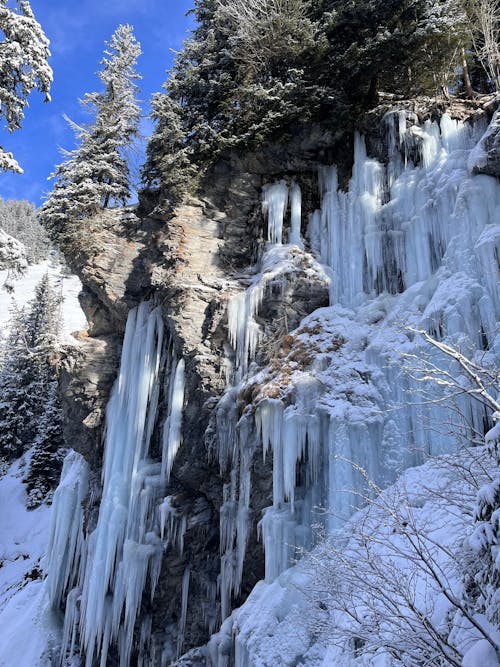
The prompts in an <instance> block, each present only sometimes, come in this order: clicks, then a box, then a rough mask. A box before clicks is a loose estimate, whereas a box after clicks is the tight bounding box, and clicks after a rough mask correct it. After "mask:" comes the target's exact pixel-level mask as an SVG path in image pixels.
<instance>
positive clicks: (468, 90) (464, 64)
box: [462, 49, 475, 99]
mask: <svg viewBox="0 0 500 667" xmlns="http://www.w3.org/2000/svg"><path fill="white" fill-rule="evenodd" d="M462 67H463V71H464V86H465V92H466V94H467V97H468V98H469V99H472V98H473V97H475V95H474V91H473V90H472V84H471V82H470V76H469V66H468V65H467V58H466V57H465V49H462Z"/></svg>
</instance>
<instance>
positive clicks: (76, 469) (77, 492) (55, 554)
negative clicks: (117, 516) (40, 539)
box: [46, 451, 89, 608]
mask: <svg viewBox="0 0 500 667" xmlns="http://www.w3.org/2000/svg"><path fill="white" fill-rule="evenodd" d="M88 477H89V471H88V465H87V462H86V461H85V459H84V458H83V456H81V454H77V453H76V452H73V451H71V452H70V453H69V454H68V455H67V456H66V458H65V459H64V465H63V469H62V473H61V481H60V483H59V486H58V487H57V489H56V492H55V493H54V499H53V505H52V516H51V523H50V535H49V545H48V547H47V553H48V558H47V572H48V574H47V582H46V586H47V590H48V593H49V599H50V603H51V605H52V606H53V607H54V608H58V607H59V605H60V603H61V600H62V597H63V595H64V594H65V593H66V591H67V590H68V589H69V588H71V587H72V585H74V584H75V583H76V582H75V581H74V579H75V574H76V573H77V572H78V568H79V565H80V561H81V559H82V557H83V546H84V539H83V507H82V503H83V500H84V499H85V496H86V495H87V491H88Z"/></svg>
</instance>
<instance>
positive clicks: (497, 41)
mask: <svg viewBox="0 0 500 667" xmlns="http://www.w3.org/2000/svg"><path fill="white" fill-rule="evenodd" d="M465 6H466V9H467V13H468V16H469V20H470V28H471V33H472V43H473V50H474V53H475V55H476V57H477V58H478V60H479V62H480V63H481V65H482V66H483V68H484V70H485V71H486V75H487V77H488V80H489V84H490V86H491V87H492V88H493V89H494V90H496V91H499V90H500V0H465Z"/></svg>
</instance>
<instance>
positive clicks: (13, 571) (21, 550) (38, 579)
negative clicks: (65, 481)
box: [0, 453, 57, 667]
mask: <svg viewBox="0 0 500 667" xmlns="http://www.w3.org/2000/svg"><path fill="white" fill-rule="evenodd" d="M28 460H29V453H27V454H26V455H25V456H24V457H23V458H21V459H19V460H18V461H16V462H15V463H14V464H13V465H11V466H10V468H9V469H8V470H7V471H6V473H5V475H3V476H2V477H0V507H1V508H2V511H1V512H0V628H1V629H2V630H1V633H0V665H1V667H11V665H14V664H15V665H18V666H19V667H34V666H35V665H36V666H37V667H45V666H47V667H48V665H49V664H50V661H49V660H48V654H47V651H48V645H49V644H50V640H51V636H52V635H53V634H55V632H56V629H57V625H56V623H55V619H54V617H53V615H52V614H51V612H50V610H49V605H48V597H47V594H46V591H45V587H44V584H43V582H42V577H43V558H44V556H45V554H46V550H47V540H48V534H49V522H50V514H51V509H50V507H48V506H47V505H41V506H40V507H38V508H37V509H35V510H30V511H28V510H27V509H26V491H25V487H24V485H23V483H22V477H23V472H24V470H25V469H26V466H27V464H28ZM7 508H8V510H7ZM28 637H29V641H27V638H28Z"/></svg>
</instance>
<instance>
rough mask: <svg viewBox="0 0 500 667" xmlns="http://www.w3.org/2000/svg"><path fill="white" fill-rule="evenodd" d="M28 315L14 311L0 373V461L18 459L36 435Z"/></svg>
mask: <svg viewBox="0 0 500 667" xmlns="http://www.w3.org/2000/svg"><path fill="white" fill-rule="evenodd" d="M27 339H28V330H27V313H26V311H25V310H24V309H23V310H14V311H13V313H12V315H11V320H10V333H9V336H8V338H7V341H6V345H5V348H6V352H5V356H4V361H3V364H2V370H1V372H0V457H1V458H2V459H4V460H7V461H11V460H13V459H15V458H18V457H19V456H21V454H22V453H23V452H24V451H25V449H26V448H27V446H29V444H30V443H31V442H32V440H33V438H34V437H35V435H36V417H37V412H38V403H37V401H34V397H35V396H36V395H37V392H38V390H39V384H38V381H37V377H36V374H35V373H34V371H35V369H34V367H33V363H32V357H31V354H30V350H29V348H28V343H27Z"/></svg>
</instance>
